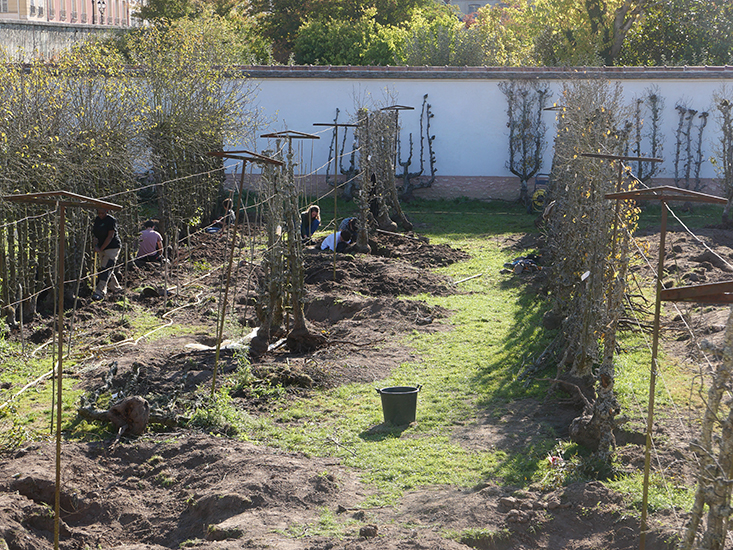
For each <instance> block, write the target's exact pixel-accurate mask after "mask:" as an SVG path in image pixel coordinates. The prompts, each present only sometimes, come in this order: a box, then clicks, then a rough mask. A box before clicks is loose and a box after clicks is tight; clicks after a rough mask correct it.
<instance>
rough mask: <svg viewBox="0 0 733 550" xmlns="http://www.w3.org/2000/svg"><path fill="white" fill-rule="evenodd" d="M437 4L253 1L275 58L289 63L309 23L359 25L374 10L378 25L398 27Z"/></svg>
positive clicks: (423, 0) (424, 0)
mask: <svg viewBox="0 0 733 550" xmlns="http://www.w3.org/2000/svg"><path fill="white" fill-rule="evenodd" d="M433 3H434V0H252V9H253V13H255V14H260V15H261V16H262V34H263V36H264V37H265V38H267V39H268V40H271V41H272V42H273V46H274V52H275V57H276V58H277V59H278V60H279V61H281V62H285V61H287V60H288V57H289V56H290V54H291V53H292V52H293V48H294V46H295V41H296V38H297V37H298V34H299V30H300V28H301V26H303V25H304V24H305V23H311V24H316V23H315V22H317V21H318V22H320V24H321V25H323V24H325V23H328V22H329V21H333V22H337V21H340V22H344V23H346V22H357V21H360V20H362V18H363V17H364V14H366V13H367V11H368V10H370V9H373V10H374V11H373V12H370V13H372V17H373V20H374V22H375V23H378V24H379V25H382V26H398V25H400V24H401V23H403V22H405V21H406V20H408V19H409V17H410V16H411V14H412V12H413V11H414V10H415V9H417V8H420V7H423V6H428V5H431V4H433ZM334 24H335V23H334ZM308 32H312V30H309V31H308ZM301 47H302V46H301Z"/></svg>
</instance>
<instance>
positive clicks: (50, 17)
mask: <svg viewBox="0 0 733 550" xmlns="http://www.w3.org/2000/svg"><path fill="white" fill-rule="evenodd" d="M41 10H43V8H38V11H41ZM55 15H56V12H55V11H54V9H53V8H48V19H49V20H51V19H53V18H54V16H55Z"/></svg>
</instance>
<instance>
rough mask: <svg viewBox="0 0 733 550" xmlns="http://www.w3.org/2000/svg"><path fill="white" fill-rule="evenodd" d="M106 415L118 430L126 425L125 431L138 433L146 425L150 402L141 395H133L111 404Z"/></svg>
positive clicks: (140, 432) (142, 430) (143, 429)
mask: <svg viewBox="0 0 733 550" xmlns="http://www.w3.org/2000/svg"><path fill="white" fill-rule="evenodd" d="M107 416H108V417H109V421H110V422H112V424H114V425H115V427H116V428H117V429H118V430H119V429H120V428H122V427H123V426H127V428H126V431H128V432H130V433H132V434H133V435H140V434H142V433H143V432H144V431H145V428H147V427H148V420H149V419H150V404H149V403H148V402H147V401H146V400H145V399H143V398H142V397H140V396H137V395H133V396H131V397H126V398H124V399H123V400H122V401H118V402H117V403H115V404H114V405H112V407H110V409H109V411H107Z"/></svg>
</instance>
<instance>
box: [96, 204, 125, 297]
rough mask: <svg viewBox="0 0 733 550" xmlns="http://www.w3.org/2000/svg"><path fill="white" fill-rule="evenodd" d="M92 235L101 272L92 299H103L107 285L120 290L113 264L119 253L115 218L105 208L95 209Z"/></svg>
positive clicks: (114, 290)
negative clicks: (95, 215)
mask: <svg viewBox="0 0 733 550" xmlns="http://www.w3.org/2000/svg"><path fill="white" fill-rule="evenodd" d="M92 236H93V237H94V252H96V253H97V254H99V265H100V268H101V270H102V271H101V272H100V273H99V278H98V280H97V287H96V288H95V290H94V294H92V300H103V299H104V297H105V296H106V295H107V285H109V287H110V290H112V291H113V292H116V291H118V290H122V287H121V286H120V283H119V281H117V277H116V276H115V271H114V269H115V264H116V263H117V257H118V256H119V255H120V246H121V245H120V239H119V237H118V236H117V220H116V219H114V218H113V217H112V216H110V215H109V214H108V213H107V209H106V208H98V209H97V217H96V218H94V225H93V226H92Z"/></svg>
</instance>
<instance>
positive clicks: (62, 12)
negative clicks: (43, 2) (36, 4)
mask: <svg viewBox="0 0 733 550" xmlns="http://www.w3.org/2000/svg"><path fill="white" fill-rule="evenodd" d="M59 21H66V10H59Z"/></svg>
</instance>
